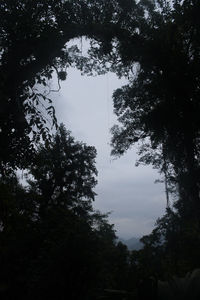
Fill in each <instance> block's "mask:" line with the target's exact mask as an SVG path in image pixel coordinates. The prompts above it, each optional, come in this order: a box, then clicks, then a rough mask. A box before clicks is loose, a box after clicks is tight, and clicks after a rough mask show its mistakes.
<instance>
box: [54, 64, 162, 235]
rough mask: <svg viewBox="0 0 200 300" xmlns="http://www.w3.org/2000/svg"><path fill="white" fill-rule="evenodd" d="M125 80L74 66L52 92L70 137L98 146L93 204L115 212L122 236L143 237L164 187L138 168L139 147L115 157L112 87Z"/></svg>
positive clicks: (113, 218) (159, 204)
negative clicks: (94, 74) (93, 74)
mask: <svg viewBox="0 0 200 300" xmlns="http://www.w3.org/2000/svg"><path fill="white" fill-rule="evenodd" d="M124 83H125V81H123V80H119V79H117V77H116V76H115V75H114V74H110V73H109V74H107V75H104V76H97V77H87V76H81V75H80V72H79V71H77V70H75V69H71V70H69V71H68V77H67V80H66V81H65V82H63V83H62V88H61V90H60V92H59V93H57V94H54V98H55V108H56V114H57V117H58V121H59V122H63V123H64V124H65V125H66V128H67V129H69V130H71V132H72V135H73V136H74V137H75V138H76V139H77V140H80V141H83V142H85V143H87V144H88V145H93V146H95V147H96V149H97V160H96V161H97V169H98V172H99V175H98V185H97V187H96V193H97V194H98V195H97V197H96V201H95V203H94V207H95V208H96V209H100V210H101V211H102V212H108V211H112V214H111V216H110V221H111V223H113V224H115V229H116V230H117V234H118V235H119V236H120V237H122V238H125V239H127V238H131V237H133V236H134V237H141V236H142V235H144V234H148V233H150V232H151V230H152V229H153V225H154V223H155V221H156V219H157V218H158V217H161V216H162V215H163V213H164V210H165V205H166V200H165V194H164V186H163V185H162V184H154V181H155V180H156V179H158V178H159V174H158V173H157V172H156V171H155V170H153V169H152V168H151V167H149V166H148V167H144V166H140V167H135V161H136V158H137V156H136V150H134V149H133V150H131V151H129V152H128V153H127V154H126V155H124V156H123V157H121V158H119V159H117V160H113V158H111V157H110V151H111V148H110V146H109V142H110V134H109V128H110V127H111V126H112V125H113V124H114V123H115V122H116V118H115V116H114V114H113V107H112V91H113V90H114V89H116V88H118V87H120V86H121V85H123V84H124Z"/></svg>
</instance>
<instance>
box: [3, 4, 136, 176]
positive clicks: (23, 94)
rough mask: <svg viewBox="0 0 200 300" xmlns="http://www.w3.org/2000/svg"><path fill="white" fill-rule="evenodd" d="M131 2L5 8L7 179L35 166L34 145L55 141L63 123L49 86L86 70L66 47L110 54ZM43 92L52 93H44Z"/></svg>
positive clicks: (4, 117)
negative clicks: (84, 40) (70, 70)
mask: <svg viewBox="0 0 200 300" xmlns="http://www.w3.org/2000/svg"><path fill="white" fill-rule="evenodd" d="M129 2H130V3H131V1H128V0H127V1H124V2H123V1H110V2H109V3H108V2H107V1H105V0H99V1H92V0H81V1H80V0H75V1H68V0H65V1H55V0H48V1H45V2H44V1H39V0H37V1H35V0H34V1H33V0H32V1H23V2H19V1H17V0H15V1H10V0H6V1H3V2H2V3H0V18H1V20H2V22H1V24H0V82H1V83H0V97H1V110H0V141H1V144H2V143H4V149H6V150H3V149H2V148H1V150H0V165H1V173H2V174H4V173H5V172H8V170H9V169H14V168H17V167H20V168H22V167H23V163H22V160H23V158H26V160H31V157H32V152H33V151H34V147H33V145H34V142H36V143H37V142H38V141H39V140H40V139H43V140H44V141H45V142H46V143H48V142H49V141H50V128H49V127H50V126H49V124H48V123H50V124H51V125H53V126H54V125H55V126H56V124H57V122H56V116H55V111H54V108H53V106H52V104H51V100H50V99H49V97H48V95H49V92H50V91H51V88H50V85H49V80H51V79H52V76H53V74H54V73H56V75H57V78H58V81H59V80H65V78H66V75H67V73H66V70H67V67H69V66H70V65H76V66H77V67H78V68H81V66H82V65H83V62H82V60H81V62H80V60H77V55H76V54H77V52H76V49H74V48H71V49H70V50H69V49H68V48H67V47H66V43H67V42H68V41H70V40H72V39H74V38H79V37H81V36H86V37H88V38H90V39H93V40H96V41H98V44H100V45H101V48H103V49H106V47H107V44H109V43H110V41H111V39H112V38H113V37H116V36H118V35H121V34H122V33H121V32H122V28H120V26H119V24H120V22H121V20H122V19H123V17H124V16H125V12H124V9H125V8H126V5H125V4H127V5H128V4H130V3H129ZM129 6H130V5H129ZM126 11H127V9H126ZM58 85H59V83H58ZM36 87H37V89H36ZM43 88H45V89H47V92H44V93H42V92H41V90H42V89H43ZM8 150H9V151H8Z"/></svg>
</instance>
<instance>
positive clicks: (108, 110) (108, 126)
mask: <svg viewBox="0 0 200 300" xmlns="http://www.w3.org/2000/svg"><path fill="white" fill-rule="evenodd" d="M106 94H107V95H106V97H107V132H108V137H107V138H108V142H107V144H108V145H110V143H109V142H110V127H111V126H110V125H111V124H110V85H109V73H107V74H106ZM111 161H112V160H111V157H110V163H111Z"/></svg>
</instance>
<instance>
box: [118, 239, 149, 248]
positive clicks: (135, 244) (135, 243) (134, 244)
mask: <svg viewBox="0 0 200 300" xmlns="http://www.w3.org/2000/svg"><path fill="white" fill-rule="evenodd" d="M119 241H120V242H122V243H123V244H125V245H126V246H127V247H128V250H140V249H142V248H143V246H144V245H143V244H142V243H141V242H140V238H136V237H132V238H131V239H128V240H124V239H121V238H119Z"/></svg>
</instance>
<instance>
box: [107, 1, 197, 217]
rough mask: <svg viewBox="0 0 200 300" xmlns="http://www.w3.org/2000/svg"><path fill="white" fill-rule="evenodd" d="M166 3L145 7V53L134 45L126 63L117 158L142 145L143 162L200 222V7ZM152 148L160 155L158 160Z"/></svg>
mask: <svg viewBox="0 0 200 300" xmlns="http://www.w3.org/2000/svg"><path fill="white" fill-rule="evenodd" d="M167 3H168V2H164V1H155V4H152V2H150V1H145V2H141V5H142V7H143V10H144V12H145V13H144V16H143V22H142V23H141V24H140V27H138V30H137V36H138V39H139V38H140V41H141V44H140V45H141V46H142V49H141V48H140V47H139V48H137V47H134V46H135V45H134V41H133V42H131V45H132V48H133V47H134V51H130V52H129V55H128V57H127V63H128V64H129V70H130V72H131V70H133V71H134V74H133V76H132V78H130V80H129V83H128V84H127V85H126V86H124V87H122V88H121V89H118V90H116V91H115V93H114V95H113V99H114V107H115V113H116V114H117V116H118V120H119V122H120V123H121V126H119V125H116V126H114V127H113V129H112V132H113V138H112V145H113V154H114V155H121V154H123V153H124V152H125V151H126V150H127V149H128V148H130V147H131V146H132V145H133V144H135V143H137V142H138V141H140V142H141V143H142V147H143V150H142V151H144V152H143V153H144V154H145V155H147V156H146V157H144V161H146V162H148V163H149V162H151V163H153V164H154V165H155V166H156V167H159V168H160V169H161V171H162V172H164V171H165V172H166V173H167V174H166V175H167V180H168V183H171V184H172V185H174V188H175V190H176V192H178V194H179V196H180V197H181V198H182V199H183V200H184V199H185V200H184V201H186V202H187V201H188V202H189V203H190V204H189V205H192V207H193V209H192V211H193V214H196V217H197V215H199V203H200V201H199V187H198V186H199V179H198V178H199V176H198V174H199V118H198V114H199V100H198V99H199V71H198V70H199V67H198V64H199V38H198V36H199V35H198V32H199V30H200V27H199V21H198V19H197V17H196V16H197V15H196V14H197V12H198V11H199V9H200V6H199V2H197V1H174V2H173V3H172V4H171V5H170V4H167ZM121 52H122V55H123V49H121ZM134 62H135V63H134ZM146 143H148V144H149V145H150V147H149V146H148V144H146ZM149 149H150V151H151V152H154V151H158V152H157V153H158V155H159V156H160V157H159V159H158V160H157V159H156V156H155V155H156V153H155V154H153V155H152V154H151V152H149ZM140 151H141V150H140ZM177 184H178V190H177ZM192 203H193V204H192ZM194 207H195V211H194Z"/></svg>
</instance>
